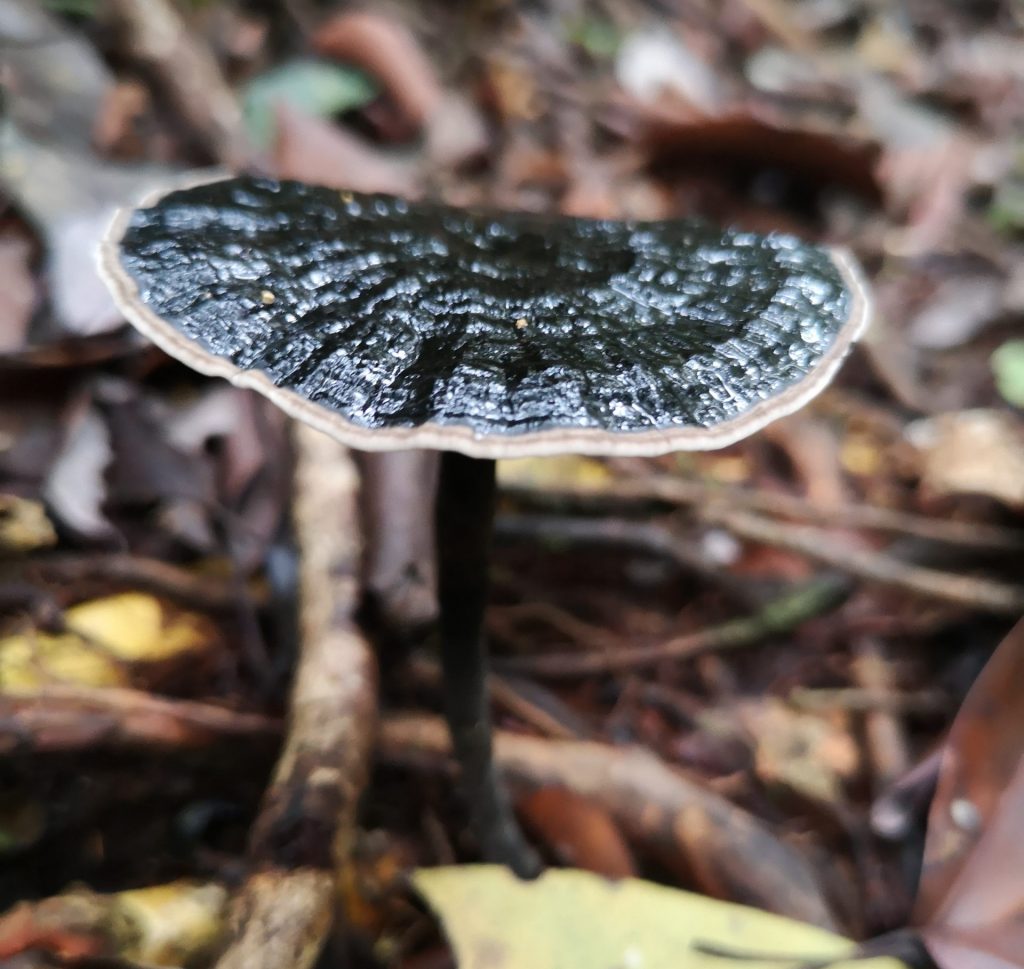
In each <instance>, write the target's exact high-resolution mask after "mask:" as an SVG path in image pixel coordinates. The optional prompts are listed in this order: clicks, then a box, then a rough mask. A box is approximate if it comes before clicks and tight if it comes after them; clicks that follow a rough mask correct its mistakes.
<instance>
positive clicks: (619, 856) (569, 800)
mask: <svg viewBox="0 0 1024 969" xmlns="http://www.w3.org/2000/svg"><path fill="white" fill-rule="evenodd" d="M518 808H519V812H520V814H521V815H522V816H523V820H524V822H525V823H526V825H527V826H528V827H529V829H530V830H531V831H532V832H533V833H534V834H535V835H536V836H537V837H539V838H540V839H541V840H542V841H543V842H545V843H546V844H548V845H549V846H550V847H551V849H552V851H554V853H555V855H556V856H557V858H558V860H559V861H560V862H561V863H562V864H564V865H567V866H569V867H570V868H582V869H584V870H585V871H592V872H594V873H595V874H598V875H604V876H605V877H606V878H629V877H631V876H633V875H635V874H636V868H635V866H634V864H633V857H632V854H631V852H630V850H629V847H628V846H627V844H626V840H625V838H623V836H622V832H621V831H620V830H619V828H618V826H617V825H616V824H615V822H614V821H613V820H612V818H611V816H610V815H609V814H608V812H607V811H605V810H604V809H603V808H602V807H600V806H599V805H597V804H595V803H594V802H593V801H590V800H588V799H587V798H585V797H581V796H580V795H579V794H576V793H574V792H573V791H570V790H568V789H567V788H564V787H542V788H540V789H539V790H537V791H535V792H534V793H533V794H531V795H529V796H528V797H526V798H524V799H523V800H522V801H520V802H519V804H518Z"/></svg>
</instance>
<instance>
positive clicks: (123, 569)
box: [4, 553, 260, 612]
mask: <svg viewBox="0 0 1024 969" xmlns="http://www.w3.org/2000/svg"><path fill="white" fill-rule="evenodd" d="M4 568H5V570H6V571H8V572H9V571H10V570H11V569H13V568H17V569H20V570H22V571H24V572H25V573H27V574H29V575H32V576H34V577H37V581H38V584H41V585H53V584H59V585H74V584H76V583H78V582H84V581H90V582H96V581H100V582H108V583H111V584H112V585H117V586H123V587H125V588H131V589H138V590H140V591H143V592H151V593H153V594H154V595H159V596H163V597H164V598H166V599H170V600H171V601H172V602H176V603H178V604H179V605H181V606H184V607H185V608H190V609H200V610H203V611H206V612H233V611H235V610H237V608H238V605H239V595H238V592H237V590H236V588H235V587H234V585H233V584H231V583H228V582H225V581H223V580H220V579H216V578H211V577H210V576H200V575H195V574H193V573H191V572H188V571H186V570H185V569H183V568H181V567H179V566H177V565H172V564H170V563H168V562H161V561H159V560H158V559H151V558H145V557H144V556H140V555H128V554H123V553H114V554H110V555H107V554H102V553H97V554H94V555H64V554H61V555H45V556H40V557H32V558H24V559H20V560H13V561H11V562H9V563H5V566H4ZM246 594H247V595H249V594H250V593H249V592H248V590H247V591H246ZM252 595H253V596H254V597H255V593H252ZM259 604H260V603H259V602H257V603H256V605H259Z"/></svg>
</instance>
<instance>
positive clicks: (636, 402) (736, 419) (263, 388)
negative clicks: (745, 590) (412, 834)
mask: <svg viewBox="0 0 1024 969" xmlns="http://www.w3.org/2000/svg"><path fill="white" fill-rule="evenodd" d="M100 265H101V271H102V273H103V276H104V278H105V279H106V282H107V284H108V286H109V287H110V289H111V291H112V292H113V294H114V297H115V299H116V300H117V302H118V304H119V306H120V307H121V309H122V310H123V311H124V314H125V316H126V317H127V318H128V319H129V320H130V321H131V322H132V323H133V324H134V325H135V326H136V327H137V328H138V329H139V330H141V331H142V332H143V333H144V334H145V335H146V336H148V337H149V338H150V339H151V340H152V341H153V342H154V343H156V344H158V345H159V346H160V347H162V348H163V349H164V350H165V351H166V352H167V353H169V354H170V355H171V356H174V357H177V358H178V359H179V360H181V361H183V362H185V363H186V364H188V365H189V366H191V367H193V368H195V369H196V370H198V371H200V372H202V373H205V374H210V375H213V376H218V377H224V378H226V379H228V380H230V381H232V382H233V383H235V384H237V385H239V386H243V387H251V388H253V389H255V390H257V391H259V392H260V393H262V394H265V395H266V396H267V397H269V398H270V399H271V400H272V401H273V402H274V403H276V404H277V405H278V406H279V407H281V409H282V410H284V411H286V412H287V413H288V414H290V415H292V416H293V417H295V418H297V419H298V420H302V421H306V422H307V423H309V424H311V425H313V426H314V427H317V428H319V429H321V430H322V431H325V432H326V433H328V434H331V435H333V436H334V437H336V438H338V439H339V440H341V441H342V442H343V443H345V444H347V445H350V446H352V447H354V448H361V449H364V450H371V451H374V450H390V449H400V448H435V449H439V450H441V451H442V452H443V453H442V458H441V476H440V485H439V490H438V498H437V506H436V525H437V555H438V577H439V578H438V584H439V599H440V640H441V657H442V666H443V670H444V684H445V685H444V693H445V708H446V715H447V718H448V723H449V726H450V730H451V734H452V740H453V745H454V749H455V752H456V756H457V759H458V761H459V764H460V766H461V772H462V781H463V786H464V789H465V791H466V794H467V795H468V799H469V802H470V806H471V809H472V812H473V815H474V822H475V827H476V830H477V834H478V837H479V839H480V842H481V847H482V850H483V854H484V855H485V856H486V857H487V858H488V859H490V860H492V861H500V862H505V863H507V864H509V865H510V866H511V867H512V868H513V869H514V870H516V871H517V872H518V873H520V874H522V875H528V874H531V873H533V872H535V871H536V868H537V863H536V860H535V858H534V856H533V854H532V852H531V850H530V849H529V847H528V846H527V845H526V842H525V841H524V839H523V837H522V835H521V833H520V831H519V829H518V827H517V825H516V822H515V819H514V817H513V814H512V811H511V808H510V804H509V800H508V797H507V794H506V793H505V791H504V789H503V787H502V786H501V785H500V783H499V782H498V780H497V778H496V776H495V772H494V767H493V763H492V756H491V722H490V714H489V709H488V703H487V693H486V682H485V681H486V673H487V653H486V647H485V644H484V640H483V637H482V626H483V619H484V609H485V601H486V597H487V590H488V581H487V567H488V558H489V546H490V538H491V527H492V520H493V516H494V501H495V460H496V459H497V458H511V457H520V456H525V455H548V454H555V453H577V454H590V455H657V454H663V453H666V452H670V451H677V450H692V449H709V448H718V447H723V446H725V445H728V444H731V443H733V442H735V441H738V440H740V439H741V438H743V437H746V436H747V435H749V434H752V433H753V432H754V431H757V430H758V429H759V428H761V427H763V426H764V425H765V424H767V423H768V422H770V421H773V420H775V419H776V418H779V417H782V416H783V415H785V414H789V413H791V412H793V411H795V410H797V409H798V408H800V407H801V406H803V404H805V403H806V402H807V401H808V400H809V399H810V398H811V397H813V396H814V395H815V394H817V393H818V392H819V391H820V390H821V389H822V388H823V387H825V385H826V384H828V382H829V381H830V380H831V379H832V377H833V375H834V374H835V372H836V370H837V368H838V367H839V365H840V363H841V361H842V359H843V357H844V356H845V355H846V353H847V351H848V350H849V349H850V346H851V344H852V343H853V342H854V341H855V340H856V339H857V337H858V336H859V335H860V333H861V332H862V331H863V329H864V327H865V326H866V324H867V321H868V317H869V300H868V295H867V290H866V287H865V283H864V281H863V278H862V276H861V273H860V270H859V269H858V267H857V265H856V263H855V262H854V260H853V259H852V257H851V256H850V255H849V254H848V253H846V252H845V251H844V250H842V249H834V248H826V247H822V246H818V245H812V244H808V243H806V242H803V241H800V240H798V239H795V238H793V237H792V236H788V235H781V234H779V235H767V236H765V235H757V234H754V233H751V232H744V231H738V230H726V231H722V230H720V229H717V228H714V227H711V226H709V225H706V224H704V223H701V222H695V221H664V222H616V221H608V220H600V221H595V220H588V219H578V218H562V217H548V216H542V215H536V214H527V213H514V214H513V213H493V212H482V211H466V210H461V209H456V208H451V207H448V206H445V205H441V204H435V203H430V202H422V203H412V202H408V201H405V200H403V199H400V198H393V197H390V196H384V195H364V194H359V193H354V192H338V191H336V190H333V189H328V188H321V187H316V186H310V185H305V184H302V183H297V182H287V181H276V180H273V179H268V178H259V177H239V178H232V179H226V180H221V181H217V182H213V183H206V184H201V185H192V186H189V187H185V188H175V189H172V190H170V191H166V192H164V193H162V194H158V195H156V196H153V197H150V198H149V199H147V200H145V201H144V202H143V204H142V206H141V207H140V208H136V209H133V210H125V211H122V212H121V213H119V214H118V215H117V217H116V218H115V220H114V223H113V225H112V227H111V229H110V231H109V233H108V235H107V237H106V239H105V241H104V243H103V245H102V249H101V253H100Z"/></svg>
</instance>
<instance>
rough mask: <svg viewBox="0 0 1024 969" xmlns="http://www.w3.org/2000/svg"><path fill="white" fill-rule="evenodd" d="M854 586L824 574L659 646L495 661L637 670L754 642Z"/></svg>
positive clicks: (556, 668) (537, 669)
mask: <svg viewBox="0 0 1024 969" xmlns="http://www.w3.org/2000/svg"><path fill="white" fill-rule="evenodd" d="M848 592H849V585H848V584H847V583H846V582H842V581H839V580H836V579H821V580H818V581H815V582H811V583H809V584H808V585H805V586H802V587H801V588H799V589H797V590H796V591H795V592H790V593H788V594H786V595H784V596H782V597H780V598H778V599H776V600H775V601H773V602H771V603H769V604H768V605H767V606H765V607H764V608H763V609H761V610H760V611H759V612H757V613H755V614H754V615H752V616H745V617H744V618H742V619H732V620H730V621H729V622H725V623H722V624H721V625H720V626H712V627H710V628H708V629H702V630H700V631H698V632H695V633H690V634H689V635H686V636H677V637H676V638H674V639H670V640H668V641H667V642H664V643H657V644H656V645H654V646H640V647H634V648H627V649H618V650H616V651H615V652H604V653H547V654H545V655H543V656H517V657H513V658H504V659H501V660H497V659H496V660H495V663H494V665H495V667H496V668H498V669H502V670H507V671H513V670H514V671H515V672H517V673H530V674H531V675H533V676H546V677H570V676H586V675H592V674H596V673H611V672H613V671H616V670H626V669H628V670H636V669H640V668H643V667H646V666H654V665H656V664H658V663H662V662H665V661H668V660H673V661H679V660H682V659H691V658H692V657H694V656H698V655H700V654H701V653H707V652H711V651H713V650H723V649H735V648H737V647H740V646H750V645H752V644H754V643H756V642H758V641H760V640H762V639H765V638H766V637H768V636H771V635H775V634H778V633H783V632H787V631H788V630H790V629H792V628H793V627H794V626H798V625H799V624H800V623H802V622H804V621H805V620H807V619H811V618H812V617H814V616H818V615H821V614H822V613H823V612H826V611H828V610H829V609H833V608H835V607H836V606H837V605H839V604H840V603H841V602H842V600H843V599H844V598H845V596H846V594H847V593H848Z"/></svg>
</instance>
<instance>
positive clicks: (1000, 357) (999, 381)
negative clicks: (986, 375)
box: [992, 340, 1024, 407]
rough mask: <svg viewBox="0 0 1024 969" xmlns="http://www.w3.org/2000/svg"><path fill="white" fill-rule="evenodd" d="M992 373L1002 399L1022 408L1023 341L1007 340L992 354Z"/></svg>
mask: <svg viewBox="0 0 1024 969" xmlns="http://www.w3.org/2000/svg"><path fill="white" fill-rule="evenodd" d="M992 372H993V373H994V374H995V378H996V387H997V388H998V390H999V393H1000V394H1002V395H1003V399H1004V400H1006V401H1009V403H1011V404H1013V405H1015V406H1016V407H1024V340H1007V341H1006V342H1005V343H1004V344H1003V345H1002V346H1001V347H999V349H998V350H996V351H995V353H993V354H992Z"/></svg>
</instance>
